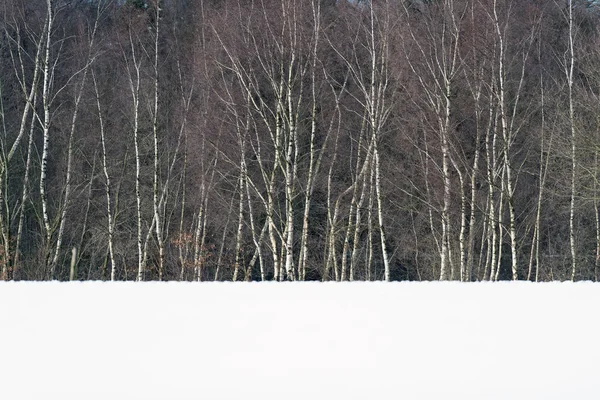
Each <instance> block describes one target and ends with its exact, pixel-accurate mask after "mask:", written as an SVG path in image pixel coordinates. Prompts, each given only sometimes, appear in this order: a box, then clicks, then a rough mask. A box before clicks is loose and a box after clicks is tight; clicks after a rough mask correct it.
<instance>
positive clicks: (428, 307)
mask: <svg viewBox="0 0 600 400" xmlns="http://www.w3.org/2000/svg"><path fill="white" fill-rule="evenodd" d="M599 310H600V285H597V284H593V283H543V284H533V283H475V284H460V283H343V284H339V283H283V284H280V283H237V284H233V283H201V284H198V283H141V284H140V283H100V282H82V283H57V282H51V283H31V282H19V283H10V282H9V283H0V343H1V348H0V398H2V399H7V400H25V399H27V400H30V399H31V400H34V399H44V400H48V399H61V400H71V399H73V400H75V399H77V400H95V399H102V400H104V399H111V400H121V399H122V400H154V399H156V400H159V399H160V400H163V399H164V400H180V399H181V400H183V399H207V400H220V399H231V400H234V399H235V400H242V399H243V400H248V399H257V400H258V399H260V400H270V399H273V400H275V399H277V400H295V399H298V400H300V399H311V400H315V399H317V400H318V399H327V400H330V399H331V400H334V399H339V400H348V399H357V400H358V399H361V400H362V399H364V400H383V399H386V400H387V399H389V400H392V399H394V400H398V399H478V400H479V399H598V398H600V384H599V383H598V382H600V367H599V360H600V339H599V337H600V336H599V333H600V331H599V328H600V324H599V321H600V319H599Z"/></svg>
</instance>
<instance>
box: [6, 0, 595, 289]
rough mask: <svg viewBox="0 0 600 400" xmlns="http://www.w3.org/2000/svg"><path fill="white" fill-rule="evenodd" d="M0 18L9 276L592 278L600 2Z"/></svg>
mask: <svg viewBox="0 0 600 400" xmlns="http://www.w3.org/2000/svg"><path fill="white" fill-rule="evenodd" d="M0 10H1V11H0V13H1V15H0V35H1V37H2V39H1V40H0V90H1V93H0V96H1V103H0V118H1V119H0V123H1V125H0V130H1V133H0V148H1V158H0V268H1V274H2V277H3V278H4V279H7V280H10V279H15V280H19V279H36V280H43V279H59V280H66V279H69V278H71V279H112V280H125V279H127V280H134V279H138V280H156V279H160V280H381V279H385V280H407V279H408V280H433V279H454V280H463V281H474V280H499V279H528V280H553V279H559V280H565V279H573V280H581V279H592V280H596V279H597V278H598V275H599V273H600V271H599V266H600V204H599V194H600V182H599V181H598V174H599V172H600V118H598V116H599V115H600V112H599V111H600V101H599V98H598V97H599V96H600V79H599V78H598V77H599V76H600V36H599V34H600V32H599V31H598V27H599V22H600V6H598V5H596V4H595V2H592V1H587V0H558V1H546V0H427V1H426V0H378V1H375V0H373V1H371V2H368V1H341V0H338V1H334V0H306V1H299V0H254V1H241V0H198V1H187V0H146V1H143V0H135V1H134V0H126V1H114V0H80V1H76V0H43V1H42V0H38V1H26V2H24V1H20V0H3V1H2V5H1V6H0Z"/></svg>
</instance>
